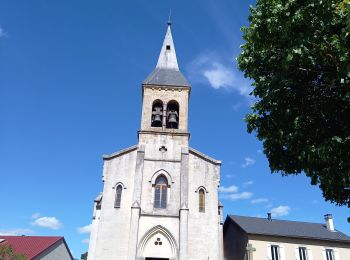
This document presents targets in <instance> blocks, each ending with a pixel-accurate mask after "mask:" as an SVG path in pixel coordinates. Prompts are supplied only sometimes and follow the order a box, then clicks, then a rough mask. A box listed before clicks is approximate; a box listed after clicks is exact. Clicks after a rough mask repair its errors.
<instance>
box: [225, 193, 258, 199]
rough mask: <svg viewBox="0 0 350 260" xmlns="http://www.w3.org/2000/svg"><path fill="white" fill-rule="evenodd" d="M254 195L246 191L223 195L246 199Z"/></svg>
mask: <svg viewBox="0 0 350 260" xmlns="http://www.w3.org/2000/svg"><path fill="white" fill-rule="evenodd" d="M252 196H253V193H251V192H248V191H244V192H241V193H232V194H225V195H223V196H222V198H223V199H228V200H246V199H250V198H251V197H252Z"/></svg>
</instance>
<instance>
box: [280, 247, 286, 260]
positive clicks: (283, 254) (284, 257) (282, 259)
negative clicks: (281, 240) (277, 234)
mask: <svg viewBox="0 0 350 260" xmlns="http://www.w3.org/2000/svg"><path fill="white" fill-rule="evenodd" d="M279 249H280V256H281V260H286V255H285V253H284V246H279Z"/></svg>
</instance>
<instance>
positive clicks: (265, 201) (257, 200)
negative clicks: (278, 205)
mask: <svg viewBox="0 0 350 260" xmlns="http://www.w3.org/2000/svg"><path fill="white" fill-rule="evenodd" d="M267 202H269V200H268V199H266V198H258V199H254V200H251V201H250V203H252V204H258V203H267Z"/></svg>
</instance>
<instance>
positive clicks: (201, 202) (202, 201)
mask: <svg viewBox="0 0 350 260" xmlns="http://www.w3.org/2000/svg"><path fill="white" fill-rule="evenodd" d="M198 196H199V212H205V193H204V190H203V189H200V190H199V192H198Z"/></svg>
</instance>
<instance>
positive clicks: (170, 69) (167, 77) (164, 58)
mask: <svg viewBox="0 0 350 260" xmlns="http://www.w3.org/2000/svg"><path fill="white" fill-rule="evenodd" d="M143 84H144V85H157V86H178V87H183V86H190V84H189V83H188V81H187V80H186V78H185V77H184V76H183V75H182V73H181V72H180V69H179V65H178V63H177V57H176V51H175V45H174V41H173V36H172V34H171V21H170V17H169V20H168V28H167V31H166V34H165V38H164V41H163V45H162V48H161V50H160V54H159V58H158V62H157V65H156V68H155V69H154V70H153V72H152V73H151V74H150V75H149V76H148V77H147V78H146V79H145V80H144V81H143Z"/></svg>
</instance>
